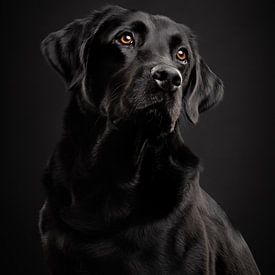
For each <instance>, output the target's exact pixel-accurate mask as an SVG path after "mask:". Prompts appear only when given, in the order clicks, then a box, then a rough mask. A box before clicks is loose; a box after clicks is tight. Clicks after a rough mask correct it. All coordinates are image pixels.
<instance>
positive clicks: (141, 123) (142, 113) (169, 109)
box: [110, 93, 179, 135]
mask: <svg viewBox="0 0 275 275" xmlns="http://www.w3.org/2000/svg"><path fill="white" fill-rule="evenodd" d="M175 109H177V104H175V103H174V101H172V100H168V99H167V98H165V97H163V96H161V95H160V94H157V93H156V94H153V95H152V96H150V100H147V101H146V103H144V104H142V106H141V105H137V106H130V108H129V109H127V108H126V109H125V110H127V111H124V115H121V116H110V121H111V123H112V124H113V125H114V126H115V127H118V128H119V127H120V125H121V124H123V121H128V122H130V123H131V124H132V125H135V126H136V127H141V128H142V129H143V130H144V131H146V132H147V133H148V134H149V135H161V134H168V133H171V132H172V131H173V130H174V128H175V124H176V122H177V120H178V118H179V112H178V111H177V110H175Z"/></svg>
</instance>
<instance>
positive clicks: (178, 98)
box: [42, 6, 223, 133]
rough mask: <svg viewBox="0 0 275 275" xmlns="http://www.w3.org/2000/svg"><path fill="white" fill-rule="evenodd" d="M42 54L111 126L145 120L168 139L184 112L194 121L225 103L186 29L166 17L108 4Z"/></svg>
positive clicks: (51, 39)
mask: <svg viewBox="0 0 275 275" xmlns="http://www.w3.org/2000/svg"><path fill="white" fill-rule="evenodd" d="M42 48H43V51H44V54H45V55H46V57H47V59H48V60H49V61H50V63H51V64H52V65H53V66H54V68H55V69H56V70H57V71H58V72H59V73H60V74H61V75H62V76H63V78H64V79H65V81H66V83H67V84H68V86H69V87H70V88H71V89H72V90H80V93H81V96H82V98H83V100H85V102H86V103H88V104H89V105H90V106H92V108H93V110H96V112H98V113H99V114H100V115H102V116H106V117H107V118H108V119H109V120H110V121H111V122H113V123H114V124H119V123H120V121H122V120H125V119H133V118H134V119H135V120H138V119H139V118H142V119H141V121H143V123H144V126H146V125H147V126H149V127H157V128H158V129H159V130H160V132H162V133H167V132H171V131H173V130H174V128H175V125H176V123H177V121H178V120H179V117H180V115H181V114H183V115H185V114H186V115H187V117H188V118H189V119H190V120H191V121H192V122H193V123H196V122H197V120H198V116H199V113H200V112H202V111H204V110H206V109H209V108H210V107H212V106H214V105H215V104H216V103H217V102H218V101H220V100H221V98H222V94H223V88H222V83H221V81H220V80H219V78H218V77H217V76H216V75H215V74H214V73H213V72H212V71H211V70H210V69H209V68H208V66H207V65H206V64H205V63H204V62H203V60H202V59H201V57H200V56H199V54H198V50H197V46H196V42H195V41H194V38H193V35H192V33H191V31H190V30H189V29H188V28H187V27H186V26H184V25H182V24H178V23H176V22H174V21H172V20H171V19H169V18H167V17H164V16H157V15H156V16H153V15H150V14H147V13H143V12H139V11H130V10H126V9H123V8H120V7H116V6H109V7H106V8H104V9H102V10H101V11H97V12H94V13H93V14H92V15H91V16H90V17H87V18H85V19H82V20H77V21H74V22H73V23H71V24H70V25H68V26H66V27H65V28H64V29H62V30H60V31H58V32H56V33H52V34H50V35H49V36H48V37H47V38H46V39H45V40H44V41H43V43H42Z"/></svg>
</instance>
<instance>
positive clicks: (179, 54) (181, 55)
mask: <svg viewBox="0 0 275 275" xmlns="http://www.w3.org/2000/svg"><path fill="white" fill-rule="evenodd" d="M176 57H177V59H178V60H179V61H181V62H182V63H183V64H187V62H188V60H187V53H186V50H185V49H179V50H178V52H177V54H176Z"/></svg>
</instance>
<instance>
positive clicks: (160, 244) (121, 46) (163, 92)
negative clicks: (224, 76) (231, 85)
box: [40, 6, 259, 275]
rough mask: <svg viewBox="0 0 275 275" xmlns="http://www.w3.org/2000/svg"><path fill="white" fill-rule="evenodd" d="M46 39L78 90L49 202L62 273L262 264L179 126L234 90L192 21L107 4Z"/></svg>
mask: <svg viewBox="0 0 275 275" xmlns="http://www.w3.org/2000/svg"><path fill="white" fill-rule="evenodd" d="M42 49H43V53H44V55H45V56H46V58H47V60H48V61H49V62H50V64H51V65H52V66H53V67H54V68H55V69H56V71H57V72H58V73H59V74H60V75H61V76H62V77H63V79H64V80H65V82H66V84H67V87H68V89H69V90H70V92H71V100H70V104H69V106H68V108H67V110H66V114H65V120H64V134H63V136H62V139H61V141H60V142H59V143H58V145H57V147H56V150H55V152H54V154H53V156H52V158H51V160H50V162H49V164H48V166H47V168H46V173H45V177H44V184H45V187H46V191H47V200H46V202H45V204H44V206H43V208H42V210H41V213H40V214H41V221H40V231H41V236H42V242H43V247H44V250H45V255H46V257H47V261H48V265H49V268H50V272H51V274H54V275H63V274H83V275H84V274H86V275H87V274H188V275H190V274H231V275H233V274H234V275H237V274H249V275H253V274H259V271H258V269H257V266H256V264H255V262H254V260H253V257H252V255H251V253H250V251H249V248H248V247H247V245H246V243H245V241H244V240H243V238H242V237H241V235H240V234H239V233H238V232H236V231H235V230H234V229H233V228H232V227H231V225H230V223H229V221H228V220H227V218H226V216H225V214H224V213H223V211H222V210H221V209H220V207H219V206H218V205H217V204H216V203H215V202H214V201H213V200H212V199H211V198H210V197H209V196H208V195H207V194H206V193H205V192H204V191H203V190H202V189H201V188H200V186H199V170H200V166H199V160H198V158H197V157H196V156H195V155H194V154H192V152H190V151H189V149H188V148H187V147H186V146H185V144H184V142H183V140H182V138H181V133H180V131H179V122H180V121H182V120H184V118H185V117H187V118H188V119H189V120H190V121H191V122H193V123H196V122H197V121H198V117H199V113H201V112H203V111H205V110H207V109H209V108H211V107H213V106H214V105H216V104H217V103H218V102H219V101H220V100H221V98H222V95H223V86H222V82H221V80H220V79H219V78H218V77H217V76H216V75H215V74H214V73H213V72H212V71H211V70H210V69H209V68H208V66H207V65H206V64H205V62H204V61H203V60H202V58H201V57H200V55H199V53H198V49H197V45H196V42H195V40H194V36H193V35H192V33H191V31H190V30H189V29H188V28H187V27H186V26H184V25H182V24H177V23H175V22H174V21H172V20H170V19H169V18H167V17H164V16H153V15H150V14H147V13H143V12H139V11H133V10H126V9H123V8H120V7H116V6H107V7H105V8H103V9H102V10H100V11H95V12H93V13H92V14H91V15H90V16H89V17H87V18H85V19H81V20H76V21H74V22H73V23H71V24H69V25H67V26H66V27H65V28H64V29H62V30H60V31H58V32H55V33H52V34H50V35H49V36H48V37H47V38H46V39H45V40H44V41H43V43H42Z"/></svg>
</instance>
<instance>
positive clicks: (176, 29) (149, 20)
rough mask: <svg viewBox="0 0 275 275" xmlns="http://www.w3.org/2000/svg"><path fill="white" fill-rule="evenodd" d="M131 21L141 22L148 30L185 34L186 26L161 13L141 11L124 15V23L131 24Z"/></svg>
mask: <svg viewBox="0 0 275 275" xmlns="http://www.w3.org/2000/svg"><path fill="white" fill-rule="evenodd" d="M133 22H141V23H143V24H144V25H145V26H146V27H147V29H148V31H149V32H150V31H152V32H154V33H157V32H166V33H167V34H171V35H173V34H174V33H179V34H181V35H182V36H185V35H186V34H187V28H186V27H185V26H184V25H183V24H180V23H177V22H175V21H173V20H172V19H170V18H169V17H167V16H163V15H153V14H149V13H146V12H142V11H136V12H131V13H128V14H127V15H126V16H125V21H124V23H129V24H131V23H133Z"/></svg>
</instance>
